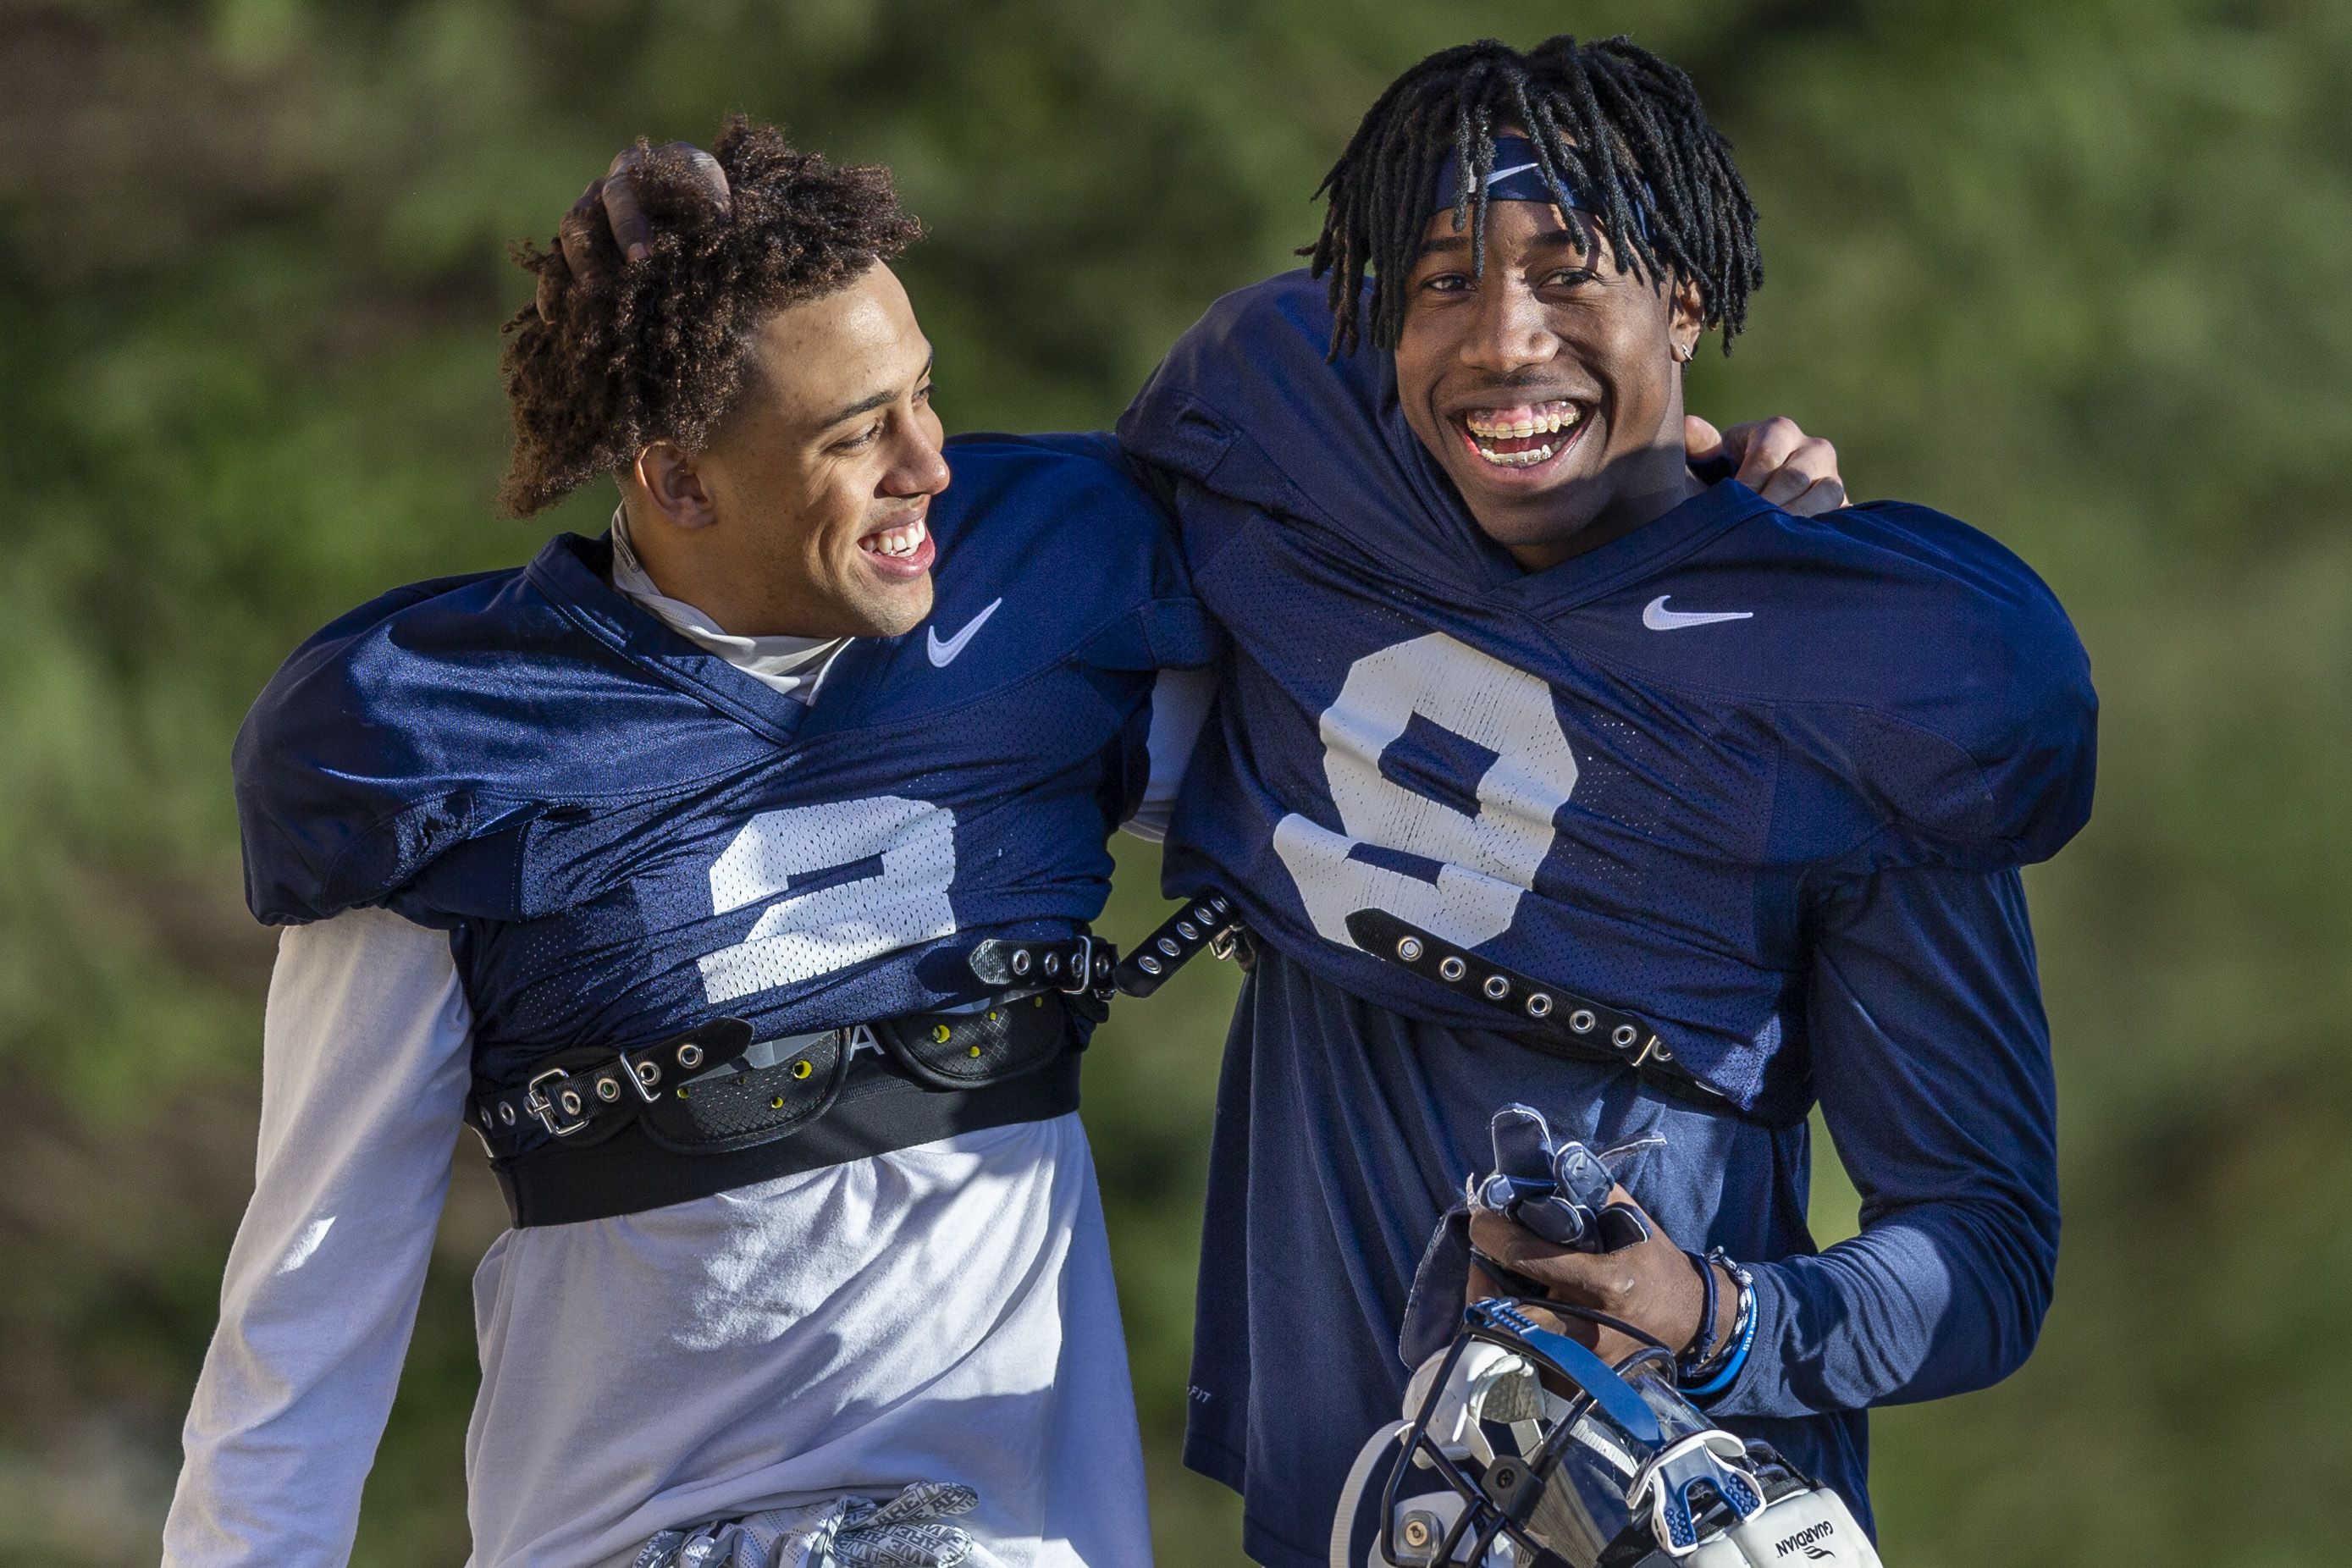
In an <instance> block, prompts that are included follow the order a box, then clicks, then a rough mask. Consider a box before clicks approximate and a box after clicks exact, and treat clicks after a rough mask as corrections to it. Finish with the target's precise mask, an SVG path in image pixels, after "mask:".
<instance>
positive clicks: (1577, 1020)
mask: <svg viewBox="0 0 2352 1568" xmlns="http://www.w3.org/2000/svg"><path fill="white" fill-rule="evenodd" d="M1599 1022H1601V1020H1600V1019H1598V1018H1596V1017H1594V1016H1592V1011H1591V1008H1589V1007H1579V1008H1578V1009H1577V1010H1576V1011H1575V1012H1573V1013H1570V1015H1569V1016H1568V1026H1569V1027H1570V1028H1571V1029H1574V1030H1575V1031H1576V1032H1577V1033H1578V1034H1580V1035H1589V1034H1591V1033H1592V1026H1593V1025H1595V1024H1597V1023H1599Z"/></svg>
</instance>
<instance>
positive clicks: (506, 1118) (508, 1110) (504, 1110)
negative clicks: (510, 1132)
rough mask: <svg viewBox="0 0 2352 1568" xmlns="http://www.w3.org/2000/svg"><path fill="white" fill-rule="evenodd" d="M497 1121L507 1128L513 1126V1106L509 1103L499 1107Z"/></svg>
mask: <svg viewBox="0 0 2352 1568" xmlns="http://www.w3.org/2000/svg"><path fill="white" fill-rule="evenodd" d="M499 1121H503V1122H505V1123H506V1124H507V1125H508V1126H509V1127H512V1126H513V1125H514V1106H513V1104H512V1103H511V1102H509V1103H508V1104H505V1105H501V1106H499Z"/></svg>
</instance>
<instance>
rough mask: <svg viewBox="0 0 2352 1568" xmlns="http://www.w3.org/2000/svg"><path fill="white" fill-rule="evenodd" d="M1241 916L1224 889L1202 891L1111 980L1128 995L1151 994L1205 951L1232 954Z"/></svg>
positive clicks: (1162, 927) (1174, 915)
mask: <svg viewBox="0 0 2352 1568" xmlns="http://www.w3.org/2000/svg"><path fill="white" fill-rule="evenodd" d="M1241 930H1242V926H1241V917H1240V916H1239V915H1236V914H1235V913H1234V906H1233V902H1232V900H1229V899H1227V898H1226V897H1225V896H1224V895H1223V893H1216V892H1211V893H1202V894H1201V895H1200V896H1199V897H1197V898H1194V899H1192V900H1190V901H1188V902H1187V903H1186V904H1185V906H1184V907H1183V908H1182V909H1181V910H1177V911H1176V912H1175V913H1174V914H1172V915H1170V916H1169V917H1168V918H1167V919H1166V920H1164V921H1160V929H1159V930H1158V931H1153V932H1152V933H1151V934H1150V936H1148V937H1145V938H1144V939H1143V941H1142V942H1141V944H1140V945H1139V946H1138V947H1137V948H1136V950H1135V951H1134V952H1130V953H1129V954H1128V955H1127V961H1126V962H1125V963H1121V964H1120V965H1119V966H1118V968H1117V969H1115V970H1113V971H1112V972H1111V984H1114V985H1116V986H1117V987H1118V989H1119V990H1120V991H1122V992H1124V993H1125V994H1128V995H1129V996H1149V995H1150V994H1152V993H1153V992H1154V991H1157V990H1159V989H1160V985H1161V984H1164V983H1165V982H1166V981H1167V979H1168V977H1169V976H1170V975H1172V974H1174V973H1176V972H1177V971H1178V970H1180V969H1181V968H1183V967H1184V965H1186V964H1188V963H1192V960H1194V959H1195V958H1198V957H1199V956H1200V955H1201V954H1202V952H1213V953H1215V954H1216V955H1217V956H1218V957H1219V958H1224V957H1228V956H1230V955H1231V953H1232V951H1233V946H1234V942H1237V941H1239V940H1240V937H1241Z"/></svg>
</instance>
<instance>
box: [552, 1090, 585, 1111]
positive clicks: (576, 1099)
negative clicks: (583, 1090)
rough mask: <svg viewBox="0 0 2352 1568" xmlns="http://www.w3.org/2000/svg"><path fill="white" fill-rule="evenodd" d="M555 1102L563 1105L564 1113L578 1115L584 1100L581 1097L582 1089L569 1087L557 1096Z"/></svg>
mask: <svg viewBox="0 0 2352 1568" xmlns="http://www.w3.org/2000/svg"><path fill="white" fill-rule="evenodd" d="M555 1103H556V1104H558V1105H560V1106H562V1107H563V1114H564V1115H566V1116H577V1115H579V1114H580V1107H581V1105H582V1103H583V1101H582V1100H581V1099H580V1091H579V1090H578V1089H565V1090H564V1091H563V1092H562V1094H560V1095H558V1096H556V1099H555Z"/></svg>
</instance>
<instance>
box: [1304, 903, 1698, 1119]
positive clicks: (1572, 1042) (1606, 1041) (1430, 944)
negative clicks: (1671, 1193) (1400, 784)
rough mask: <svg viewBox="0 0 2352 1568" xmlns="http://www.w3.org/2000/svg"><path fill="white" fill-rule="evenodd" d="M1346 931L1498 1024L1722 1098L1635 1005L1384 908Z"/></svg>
mask: <svg viewBox="0 0 2352 1568" xmlns="http://www.w3.org/2000/svg"><path fill="white" fill-rule="evenodd" d="M1348 934H1349V936H1351V937H1353V938H1355V940H1356V945H1357V946H1358V947H1360V948H1362V949H1363V950H1364V951H1365V952H1369V953H1371V954H1372V955H1373V956H1375V957H1377V958H1384V959H1386V960H1388V961H1389V962H1390V963H1395V964H1400V965H1402V966H1403V967H1404V968H1406V969H1410V970H1412V972H1413V973H1415V974H1418V975H1421V976H1423V978H1425V979H1428V980H1433V981H1434V982H1436V983H1437V984H1440V985H1443V986H1444V987H1445V989H1447V990H1448V991H1451V992H1453V993H1454V994H1455V995H1457V996H1466V997H1468V998H1470V999H1471V1000H1473V1001H1475V1002H1476V1003H1478V1004H1479V1005H1482V1006H1483V1007H1485V1008H1486V1009H1488V1010H1489V1011H1491V1012H1494V1013H1496V1014H1498V1015H1502V1016H1498V1017H1497V1018H1496V1021H1495V1025H1494V1026H1495V1028H1496V1031H1497V1032H1500V1033H1506V1034H1509V1035H1511V1036H1512V1037H1515V1038H1517V1039H1520V1040H1523V1041H1525V1042H1526V1043H1527V1044H1528V1045H1529V1046H1531V1047H1534V1048H1536V1049H1537V1050H1540V1051H1546V1052H1549V1053H1550V1054H1551V1055H1553V1056H1564V1057H1576V1058H1583V1059H1587V1060H1592V1059H1599V1060H1613V1061H1617V1062H1622V1063H1623V1064H1624V1065H1625V1066H1627V1067H1629V1068H1633V1070H1634V1071H1636V1072H1638V1073H1640V1074H1641V1075H1642V1076H1643V1078H1645V1079H1650V1080H1651V1081H1653V1082H1654V1083H1656V1084H1658V1085H1659V1086H1660V1087H1661V1088H1664V1089H1672V1090H1674V1091H1675V1092H1676V1093H1678V1094H1683V1095H1686V1096H1696V1097H1698V1098H1700V1099H1703V1100H1710V1101H1717V1102H1720V1101H1722V1100H1723V1098H1724V1097H1723V1095H1722V1094H1721V1092H1720V1091H1718V1090H1717V1089H1713V1088H1711V1087H1710V1086H1709V1085H1708V1084H1707V1083H1706V1080H1705V1079H1700V1078H1698V1077H1696V1076H1695V1075H1693V1074H1692V1073H1691V1071H1690V1069H1688V1068H1685V1067H1684V1066H1683V1065H1682V1063H1681V1062H1679V1061H1677V1060H1675V1054H1674V1052H1673V1051H1671V1050H1669V1049H1668V1048H1667V1047H1666V1043H1665V1041H1664V1040H1663V1039H1661V1038H1659V1037H1658V1032H1657V1031H1656V1030H1655V1029H1654V1028H1652V1027H1651V1026H1649V1025H1648V1024H1647V1023H1645V1022H1643V1020H1642V1019H1641V1018H1639V1017H1636V1016H1634V1015H1633V1014H1631V1013H1628V1012H1624V1011H1622V1009H1620V1008H1616V1007H1612V1006H1609V1005H1607V1004H1605V1003H1601V1002H1594V1001H1591V1000H1590V999H1589V998H1586V997H1583V996H1579V995H1578V994H1576V993H1574V992H1572V991H1566V990H1562V989H1561V988H1560V987H1559V986H1557V985H1549V984H1545V983H1544V982H1542V981H1540V980H1536V979H1533V978H1531V977H1530V976H1528V975H1525V974H1522V973H1519V972H1518V971H1517V970H1516V969H1510V968H1507V967H1505V966H1504V965H1502V964H1499V963H1496V962H1495V961H1494V960H1493V959H1490V958H1481V957H1479V956H1478V955H1477V954H1476V953H1475V952H1471V951H1470V950H1469V949H1468V948H1465V947H1457V946H1455V945H1454V943H1452V942H1447V941H1446V940H1444V938H1443V937H1438V936H1433V935H1432V934H1430V933H1429V932H1428V931H1423V930H1422V929H1421V928H1420V927H1418V926H1415V925H1412V924H1411V923H1409V922H1407V921H1402V920H1400V919H1398V918H1397V917H1396V916H1394V915H1392V914H1390V913H1389V912H1388V911H1387V910H1357V911H1356V912H1355V913H1354V914H1351V915H1349V917H1348Z"/></svg>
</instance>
